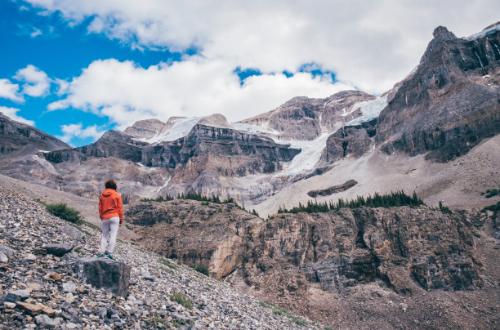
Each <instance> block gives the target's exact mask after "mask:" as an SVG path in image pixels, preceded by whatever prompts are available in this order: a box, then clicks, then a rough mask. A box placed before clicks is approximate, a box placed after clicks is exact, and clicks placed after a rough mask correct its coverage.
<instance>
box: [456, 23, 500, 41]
mask: <svg viewBox="0 0 500 330" xmlns="http://www.w3.org/2000/svg"><path fill="white" fill-rule="evenodd" d="M496 31H500V23H498V24H496V25H493V26H492V27H490V28H488V29H486V30H483V31H481V32H478V33H474V34H473V35H470V36H468V37H465V38H464V39H465V40H470V41H472V40H476V39H480V38H484V37H486V36H487V35H489V34H493V33H495V32H496Z"/></svg>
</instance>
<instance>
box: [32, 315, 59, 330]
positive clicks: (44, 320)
mask: <svg viewBox="0 0 500 330" xmlns="http://www.w3.org/2000/svg"><path fill="white" fill-rule="evenodd" d="M35 322H36V324H38V325H39V326H40V327H41V328H42V329H43V328H48V329H54V328H55V327H56V326H57V322H56V321H55V320H54V319H52V318H50V317H48V316H47V315H45V314H40V315H37V316H36V317H35Z"/></svg>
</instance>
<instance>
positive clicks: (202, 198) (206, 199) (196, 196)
mask: <svg viewBox="0 0 500 330" xmlns="http://www.w3.org/2000/svg"><path fill="white" fill-rule="evenodd" d="M174 199H190V200H194V201H199V202H203V203H217V204H228V203H232V204H235V205H236V207H238V208H240V209H241V210H244V211H247V212H249V213H251V214H252V215H254V216H256V217H258V216H259V214H258V213H257V211H256V210H255V209H252V210H251V211H250V210H247V209H246V208H244V207H242V206H240V205H239V204H238V203H236V201H235V200H234V198H232V197H229V196H228V197H226V198H224V199H223V198H221V197H219V196H217V195H211V196H206V195H202V194H200V193H196V192H188V193H185V194H184V193H182V194H178V195H177V197H172V196H170V195H166V196H158V197H156V198H142V199H141V202H168V201H172V200H174Z"/></svg>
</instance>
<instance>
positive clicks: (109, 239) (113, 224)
mask: <svg viewBox="0 0 500 330" xmlns="http://www.w3.org/2000/svg"><path fill="white" fill-rule="evenodd" d="M119 227H120V218H118V217H112V218H110V219H107V220H101V248H100V249H99V252H100V253H104V252H108V253H113V250H114V249H115V244H116V236H117V234H118V228H119Z"/></svg>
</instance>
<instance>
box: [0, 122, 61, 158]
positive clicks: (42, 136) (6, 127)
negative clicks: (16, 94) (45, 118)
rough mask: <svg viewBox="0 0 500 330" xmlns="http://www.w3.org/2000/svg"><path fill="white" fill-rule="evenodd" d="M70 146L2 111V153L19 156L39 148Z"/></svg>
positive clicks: (0, 140)
mask: <svg viewBox="0 0 500 330" xmlns="http://www.w3.org/2000/svg"><path fill="white" fill-rule="evenodd" d="M65 148H69V146H68V145H67V144H66V143H64V142H62V141H60V140H58V139H56V138H54V137H52V136H50V135H48V134H46V133H43V132H42V131H40V130H38V129H36V128H34V127H32V126H29V125H26V124H22V123H19V122H16V121H14V120H11V119H10V118H8V117H7V116H5V115H3V114H2V113H0V155H2V157H3V156H4V155H9V154H12V153H15V154H16V155H17V156H20V155H21V156H22V155H27V154H34V153H37V152H39V150H44V151H52V150H57V149H65Z"/></svg>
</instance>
